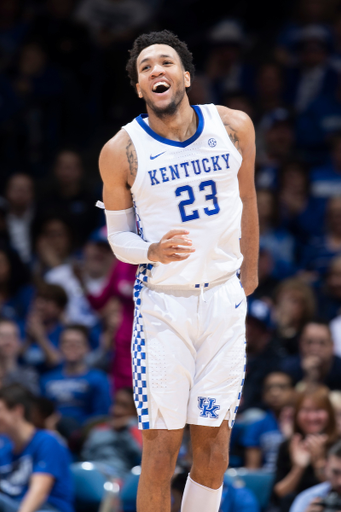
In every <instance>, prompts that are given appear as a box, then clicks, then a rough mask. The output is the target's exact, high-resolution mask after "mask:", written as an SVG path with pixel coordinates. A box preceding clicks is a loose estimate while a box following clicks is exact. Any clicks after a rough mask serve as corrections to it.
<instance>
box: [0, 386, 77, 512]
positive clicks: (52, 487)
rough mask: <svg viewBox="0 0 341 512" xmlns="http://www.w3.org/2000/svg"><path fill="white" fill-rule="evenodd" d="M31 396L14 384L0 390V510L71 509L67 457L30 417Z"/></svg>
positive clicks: (39, 511) (67, 511)
mask: <svg viewBox="0 0 341 512" xmlns="http://www.w3.org/2000/svg"><path fill="white" fill-rule="evenodd" d="M30 407H31V397H30V395H29V393H28V392H27V390H25V389H24V388H22V387H21V386H19V385H17V384H13V385H12V386H8V387H6V388H3V389H1V390H0V432H1V433H2V434H5V435H6V436H8V438H9V439H10V440H11V443H10V444H9V443H4V444H3V445H2V446H1V447H0V475H1V478H0V491H1V492H0V510H4V511H6V512H7V511H11V512H16V511H20V512H21V511H24V510H25V511H30V512H48V511H53V512H73V506H72V501H73V496H72V479H71V474H70V467H69V465H70V458H69V454H68V452H67V450H66V448H65V447H64V446H62V444H61V443H60V442H59V441H58V440H57V438H56V437H55V436H54V435H52V434H50V433H49V432H46V431H45V430H38V429H36V427H35V426H34V425H33V423H32V422H31V421H30V419H29V418H30Z"/></svg>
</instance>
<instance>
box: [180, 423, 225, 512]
mask: <svg viewBox="0 0 341 512" xmlns="http://www.w3.org/2000/svg"><path fill="white" fill-rule="evenodd" d="M230 434H231V429H230V428H229V426H228V422H227V421H223V422H222V424H221V426H220V427H203V426H201V425H191V440H192V450H193V465H192V469H191V472H190V475H189V476H188V479H187V483H186V487H185V491H184V494H183V499H182V504H181V512H218V510H219V506H220V502H221V495H222V486H223V479H224V473H225V471H226V469H227V467H228V461H229V459H228V452H229V443H230Z"/></svg>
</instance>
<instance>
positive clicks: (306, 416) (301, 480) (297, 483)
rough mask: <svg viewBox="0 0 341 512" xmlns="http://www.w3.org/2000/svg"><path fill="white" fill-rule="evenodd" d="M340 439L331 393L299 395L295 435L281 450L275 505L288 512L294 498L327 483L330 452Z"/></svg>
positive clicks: (316, 390) (321, 390) (320, 389)
mask: <svg viewBox="0 0 341 512" xmlns="http://www.w3.org/2000/svg"><path fill="white" fill-rule="evenodd" d="M336 439H337V429H336V421H335V415H334V410H333V407H332V405H331V403H330V400H329V398H328V389H327V388H325V387H317V388H316V387H315V388H310V389H309V390H307V391H305V392H303V393H300V394H299V396H298V399H297V402H296V405H295V410H294V433H293V435H292V436H291V437H290V439H288V440H286V441H284V442H283V443H282V444H281V445H280V448H279V452H278V457H277V465H276V476H275V483H274V496H273V501H274V503H275V504H277V505H278V506H279V509H280V511H281V512H288V511H289V508H290V506H291V504H292V502H293V500H294V498H295V497H296V496H297V495H298V494H299V493H300V492H302V491H304V490H305V489H307V488H309V487H311V486H312V485H316V484H318V483H320V482H322V481H323V480H324V468H325V464H326V456H327V450H328V448H329V447H330V446H331V445H332V444H333V443H334V442H335V441H336Z"/></svg>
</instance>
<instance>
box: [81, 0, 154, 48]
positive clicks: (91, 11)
mask: <svg viewBox="0 0 341 512" xmlns="http://www.w3.org/2000/svg"><path fill="white" fill-rule="evenodd" d="M155 4H156V5H157V2H155V3H154V6H153V4H152V3H150V2H145V1H143V0H126V1H124V2H120V3H117V2H110V1H109V0H102V1H101V2H99V0H82V1H81V2H79V4H78V6H77V10H76V13H75V18H76V19H77V20H78V21H79V22H81V23H84V25H86V26H87V27H88V28H89V30H90V32H91V33H92V35H93V37H94V38H95V40H96V41H97V42H98V43H99V44H101V45H103V46H108V45H109V44H110V43H113V42H115V41H120V40H122V39H123V40H125V39H127V38H128V37H129V38H131V35H132V33H134V32H135V31H136V30H141V29H142V27H143V26H145V25H146V24H147V22H149V21H150V20H151V18H152V15H153V14H154V12H153V7H155ZM132 31H133V32H132Z"/></svg>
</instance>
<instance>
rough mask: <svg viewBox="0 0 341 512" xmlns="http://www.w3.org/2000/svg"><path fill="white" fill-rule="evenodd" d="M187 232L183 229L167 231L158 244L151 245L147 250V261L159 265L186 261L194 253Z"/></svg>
mask: <svg viewBox="0 0 341 512" xmlns="http://www.w3.org/2000/svg"><path fill="white" fill-rule="evenodd" d="M188 235H189V231H186V230H185V229H172V230H171V231H168V233H166V234H165V235H164V236H163V237H162V238H161V240H160V242H158V243H155V244H151V246H150V247H149V249H148V259H149V260H150V261H155V262H157V261H158V262H160V263H164V264H167V263H171V262H172V261H182V260H187V258H188V257H189V256H190V255H191V254H192V253H193V252H194V251H195V249H193V248H192V240H190V238H188Z"/></svg>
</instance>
